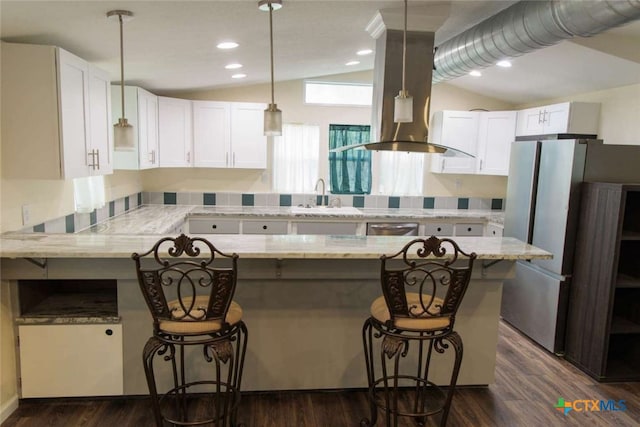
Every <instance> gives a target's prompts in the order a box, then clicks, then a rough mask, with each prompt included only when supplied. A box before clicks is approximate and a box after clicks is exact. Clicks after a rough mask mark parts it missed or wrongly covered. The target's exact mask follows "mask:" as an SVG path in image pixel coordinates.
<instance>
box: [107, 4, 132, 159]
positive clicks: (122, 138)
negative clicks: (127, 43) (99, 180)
mask: <svg viewBox="0 0 640 427" xmlns="http://www.w3.org/2000/svg"><path fill="white" fill-rule="evenodd" d="M116 17H117V18H118V22H119V23H120V90H121V101H122V111H121V117H120V118H119V119H118V123H116V124H114V125H113V140H114V142H113V148H114V150H118V151H133V150H135V135H134V130H133V126H131V125H130V124H129V122H128V121H127V118H126V116H125V114H124V53H123V51H124V44H123V37H122V26H123V23H124V21H129V20H131V19H133V12H130V11H128V10H111V11H109V12H107V18H113V19H115V18H116Z"/></svg>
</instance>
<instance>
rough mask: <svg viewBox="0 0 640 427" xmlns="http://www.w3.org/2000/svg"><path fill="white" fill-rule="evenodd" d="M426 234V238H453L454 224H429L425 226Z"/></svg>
mask: <svg viewBox="0 0 640 427" xmlns="http://www.w3.org/2000/svg"><path fill="white" fill-rule="evenodd" d="M424 234H425V236H453V224H446V223H440V222H434V223H427V224H425V225H424Z"/></svg>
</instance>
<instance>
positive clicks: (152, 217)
mask: <svg viewBox="0 0 640 427" xmlns="http://www.w3.org/2000/svg"><path fill="white" fill-rule="evenodd" d="M291 209H292V208H291V207H269V206H262V207H257V206H188V205H146V206H141V207H140V208H138V209H135V210H132V211H129V212H127V213H126V214H123V215H120V216H117V217H115V218H112V219H110V220H109V221H106V222H103V223H101V224H97V225H94V226H93V227H91V228H89V229H87V230H83V231H80V232H78V233H77V234H102V235H117V234H142V235H148V234H164V233H169V232H171V231H172V230H174V229H175V228H176V227H177V226H179V225H180V224H181V223H183V222H184V221H185V220H187V219H188V218H207V217H211V216H216V217H234V218H271V219H283V220H289V221H295V220H304V219H329V220H336V219H340V220H351V221H354V220H360V221H367V220H377V221H385V220H413V221H415V220H424V219H447V220H452V219H453V220H460V219H463V220H481V221H489V222H492V223H497V224H502V222H503V218H504V214H503V213H502V212H496V211H489V210H463V209H459V210H456V209H368V208H358V211H359V213H347V214H345V213H342V212H339V209H336V210H335V211H333V210H332V209H330V208H327V211H326V213H323V214H317V213H314V212H309V213H306V212H304V213H295V214H294V213H292V211H291Z"/></svg>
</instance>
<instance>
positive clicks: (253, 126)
mask: <svg viewBox="0 0 640 427" xmlns="http://www.w3.org/2000/svg"><path fill="white" fill-rule="evenodd" d="M265 108H266V105H265V104H260V103H247V102H217V101H193V138H194V141H193V143H194V166H196V167H218V168H245V169H264V168H266V167H267V138H266V137H265V136H264V135H263V131H264V130H263V119H264V109H265Z"/></svg>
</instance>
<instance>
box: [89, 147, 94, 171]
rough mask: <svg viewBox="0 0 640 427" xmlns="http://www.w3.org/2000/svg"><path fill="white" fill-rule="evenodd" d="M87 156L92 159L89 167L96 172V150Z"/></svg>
mask: <svg viewBox="0 0 640 427" xmlns="http://www.w3.org/2000/svg"><path fill="white" fill-rule="evenodd" d="M87 156H89V157H91V163H90V164H89V167H90V168H91V169H92V170H96V150H91V152H89V153H88V154H87Z"/></svg>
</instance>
